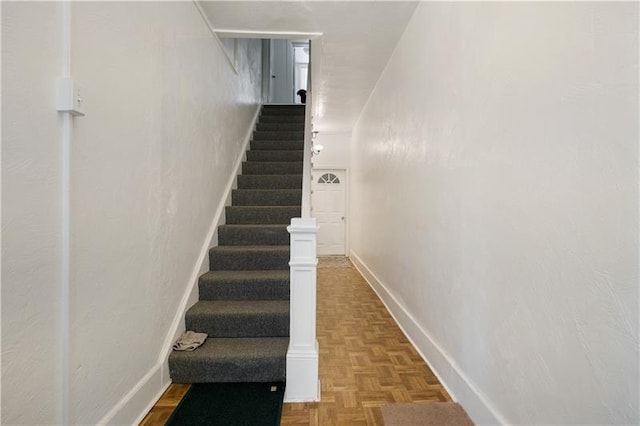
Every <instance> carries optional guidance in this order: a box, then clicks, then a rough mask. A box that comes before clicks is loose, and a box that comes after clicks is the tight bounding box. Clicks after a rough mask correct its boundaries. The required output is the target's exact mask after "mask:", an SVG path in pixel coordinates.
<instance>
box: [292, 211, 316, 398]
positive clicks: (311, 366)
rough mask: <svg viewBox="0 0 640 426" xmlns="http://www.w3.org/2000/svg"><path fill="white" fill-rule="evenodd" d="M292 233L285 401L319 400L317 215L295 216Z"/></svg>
mask: <svg viewBox="0 0 640 426" xmlns="http://www.w3.org/2000/svg"><path fill="white" fill-rule="evenodd" d="M287 230H288V231H289V234H291V260H290V262H289V266H290V267H291V276H290V296H291V302H290V303H291V310H290V319H289V321H290V327H289V329H290V332H289V334H290V337H289V350H288V352H287V386H286V389H285V395H284V400H285V402H305V401H319V400H320V381H319V379H318V342H317V340H316V269H317V266H318V260H317V257H316V235H317V233H318V226H317V225H316V220H315V218H293V219H291V225H290V226H288V227H287Z"/></svg>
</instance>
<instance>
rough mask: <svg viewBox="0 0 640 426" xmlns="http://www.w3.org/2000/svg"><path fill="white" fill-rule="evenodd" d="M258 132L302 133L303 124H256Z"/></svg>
mask: <svg viewBox="0 0 640 426" xmlns="http://www.w3.org/2000/svg"><path fill="white" fill-rule="evenodd" d="M256 130H258V131H271V132H273V131H285V132H304V123H258V124H256Z"/></svg>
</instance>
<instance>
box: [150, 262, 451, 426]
mask: <svg viewBox="0 0 640 426" xmlns="http://www.w3.org/2000/svg"><path fill="white" fill-rule="evenodd" d="M320 262H321V266H322V267H319V268H318V299H317V300H318V316H317V334H318V342H319V345H320V367H319V369H320V382H321V402H317V403H305V404H285V405H284V409H283V413H282V423H281V424H282V425H283V426H286V425H318V426H331V425H336V426H338V425H340V426H342V425H344V426H359V425H369V426H372V425H382V424H383V423H382V415H381V413H380V407H381V406H382V405H384V404H385V403H388V402H424V401H449V400H450V398H449V395H448V394H447V392H446V391H445V389H444V387H443V386H442V385H441V384H440V383H439V382H438V379H437V378H436V377H435V375H434V374H433V373H432V372H431V370H430V369H429V367H428V366H427V365H426V364H425V362H424V361H423V360H422V358H420V355H418V353H417V352H416V350H415V349H414V347H413V346H412V345H411V343H409V341H408V340H407V339H406V337H405V336H404V334H403V333H402V331H400V329H399V328H398V326H397V325H396V323H395V321H394V320H393V318H391V315H389V313H388V312H387V310H386V308H385V306H384V305H383V304H382V302H381V301H380V299H378V297H377V296H376V294H375V293H374V292H373V290H371V288H370V287H369V285H368V284H367V283H366V282H365V281H364V279H363V278H362V276H360V274H359V273H358V271H357V270H356V269H355V268H354V267H353V266H349V267H348V268H344V267H334V268H332V267H330V266H329V265H330V264H331V263H332V262H334V260H324V259H320ZM176 386H181V387H176ZM187 389H188V387H186V386H184V385H172V386H171V387H170V388H169V389H168V390H167V392H166V393H165V395H166V396H163V397H162V398H161V399H160V401H158V403H157V404H156V406H155V407H154V408H153V409H152V410H151V412H150V413H149V414H148V415H147V417H146V418H145V419H144V420H143V422H142V423H141V424H142V425H159V424H164V422H165V421H166V419H167V418H168V417H169V415H170V414H171V411H172V410H173V407H175V405H177V403H178V402H179V400H180V398H181V396H182V395H184V393H185V392H186V390H187Z"/></svg>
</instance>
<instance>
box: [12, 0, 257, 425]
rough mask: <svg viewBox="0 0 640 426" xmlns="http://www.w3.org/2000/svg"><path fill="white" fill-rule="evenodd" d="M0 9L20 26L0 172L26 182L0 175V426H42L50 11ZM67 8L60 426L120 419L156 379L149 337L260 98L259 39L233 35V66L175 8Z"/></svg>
mask: <svg viewBox="0 0 640 426" xmlns="http://www.w3.org/2000/svg"><path fill="white" fill-rule="evenodd" d="M3 7H4V8H8V7H7V6H6V5H5V4H3ZM10 8H12V9H13V8H15V10H17V11H19V12H20V14H19V16H17V15H16V16H15V18H12V17H11V16H9V17H8V18H5V17H4V16H3V36H4V35H5V34H6V33H9V32H11V33H13V31H15V30H18V29H20V31H23V32H28V31H31V33H29V34H27V35H29V36H30V38H27V39H26V41H25V37H23V34H15V37H14V35H13V34H11V36H10V37H9V40H10V43H11V44H10V45H11V47H12V50H11V52H14V53H13V54H14V55H22V56H20V58H22V59H21V60H24V61H27V60H28V61H31V62H27V65H29V66H30V67H31V68H32V69H30V70H29V73H25V72H24V70H23V69H22V68H23V65H22V64H20V63H16V64H15V68H16V71H15V72H14V73H13V74H10V76H9V77H8V78H12V80H10V81H9V82H10V83H11V84H15V85H16V87H15V89H13V88H12V89H11V90H9V91H7V92H5V93H3V124H4V118H5V115H8V116H9V117H10V119H13V120H14V121H15V122H16V124H15V127H16V130H15V133H16V136H15V142H13V141H12V146H13V145H15V150H16V152H15V154H14V153H12V152H9V156H8V158H5V159H3V174H5V176H7V177H9V176H11V174H14V173H16V174H17V173H22V174H24V175H25V176H24V177H22V179H23V180H24V179H26V178H28V179H31V182H26V181H25V182H20V181H18V179H19V178H20V177H21V176H16V177H15V178H14V179H15V181H12V180H10V179H9V178H7V179H6V181H5V180H3V193H4V197H3V210H4V209H7V211H9V212H10V213H11V215H7V217H4V215H3V232H4V229H5V227H6V228H7V229H9V230H10V231H9V235H7V234H5V235H3V275H4V276H3V278H5V281H3V318H2V319H3V351H4V350H5V346H4V344H5V333H7V329H8V328H9V327H11V329H9V331H8V334H6V336H7V338H9V339H10V338H12V337H13V338H14V339H16V340H17V339H18V338H19V336H22V337H20V339H22V340H23V341H24V343H21V344H20V345H16V346H15V349H20V350H22V351H23V352H18V353H12V352H9V353H7V354H6V356H5V354H4V353H3V385H4V386H6V388H5V389H3V391H5V392H3V396H6V397H5V398H3V421H6V422H7V423H16V422H18V421H22V420H24V422H23V423H27V424H34V423H58V422H59V418H58V417H57V416H59V412H60V411H61V410H63V409H65V408H66V407H62V408H61V406H60V405H61V403H60V401H59V399H60V398H61V396H60V392H59V390H58V388H59V387H60V386H59V385H58V382H59V380H60V378H59V377H58V376H57V375H59V374H61V372H60V363H61V362H60V359H59V357H58V358H56V356H57V354H56V353H54V352H53V351H54V349H57V348H56V347H55V345H56V344H57V343H56V342H57V341H58V340H59V338H60V334H59V332H58V331H57V330H56V328H57V327H58V325H59V324H58V323H57V322H56V320H57V316H59V312H58V311H59V309H60V303H59V299H60V297H61V296H60V294H59V291H60V290H59V284H58V283H57V276H56V275H57V271H58V269H59V265H60V263H61V260H60V259H59V254H58V251H59V247H57V246H54V245H55V244H59V243H58V239H59V235H58V234H59V233H60V228H59V226H58V224H59V222H60V218H59V216H58V213H57V212H58V211H59V204H60V194H59V192H56V191H54V190H52V188H55V187H57V186H59V184H58V181H59V177H58V175H59V173H60V170H59V169H56V168H54V167H53V166H50V164H51V163H53V164H55V165H56V167H59V166H58V164H59V163H60V161H61V160H60V152H59V144H60V142H59V130H58V127H56V125H57V121H56V120H57V119H58V117H57V114H56V113H55V111H54V107H53V102H51V99H49V98H50V97H51V96H50V95H51V94H52V93H55V85H54V84H53V82H54V80H55V77H57V76H58V75H59V72H58V69H59V66H58V62H59V61H60V60H61V58H60V57H59V55H58V54H57V51H56V50H55V49H53V48H52V47H51V46H52V45H53V46H55V47H57V45H58V44H60V43H59V38H60V34H61V32H62V27H61V25H60V22H61V21H60V20H58V19H56V15H55V13H54V12H55V11H56V10H57V6H56V5H55V4H44V3H38V4H11V5H10ZM50 9H54V10H53V12H52V11H51V10H50ZM71 15H72V28H71V33H72V40H71V51H72V58H71V59H72V60H71V73H72V76H73V77H74V79H75V80H76V81H77V82H78V83H80V84H81V85H83V86H84V88H85V90H84V97H85V104H86V113H87V115H86V116H85V117H81V118H75V119H74V123H73V137H72V148H71V170H70V172H71V212H70V218H71V282H70V284H71V295H70V312H69V314H70V327H71V335H70V337H71V346H70V348H69V350H70V372H69V375H70V377H69V380H70V400H69V412H70V422H71V423H75V424H96V423H97V422H99V421H113V422H116V423H119V424H127V423H132V422H134V421H135V420H136V418H137V417H138V416H139V415H141V414H143V412H142V411H143V410H144V408H145V407H146V406H147V405H148V404H149V403H151V402H152V399H153V397H154V396H156V395H157V394H158V392H160V391H161V390H162V388H163V386H164V385H166V384H167V383H168V380H169V379H168V377H167V376H166V368H165V367H166V366H163V365H162V362H160V364H159V361H162V355H163V352H164V351H163V350H164V349H166V348H163V344H164V343H165V341H166V339H167V338H168V337H171V336H170V335H171V333H172V330H171V326H172V322H173V319H174V317H175V316H176V314H177V313H178V311H179V304H180V301H181V299H182V298H183V296H184V294H185V292H186V291H188V289H189V288H190V285H191V284H192V283H191V282H190V277H191V276H192V274H193V272H194V270H195V271H197V270H198V269H199V268H200V265H199V264H198V258H199V256H200V255H201V254H202V253H201V249H202V247H203V245H204V244H206V239H207V233H208V231H209V230H210V228H211V226H212V221H213V220H214V214H215V212H216V210H217V209H218V207H219V205H220V204H221V203H224V201H225V187H226V185H227V182H228V181H229V178H230V176H231V175H232V173H233V172H234V170H233V169H234V164H235V163H236V160H237V159H238V158H239V157H240V156H241V155H242V150H243V143H244V140H245V135H246V134H247V132H248V131H249V130H250V129H249V127H250V124H251V120H252V118H253V117H254V113H255V112H256V108H257V106H258V103H259V102H260V90H261V72H260V67H261V45H260V41H253V40H239V41H238V50H237V56H236V59H237V66H238V73H237V74H236V73H235V71H234V70H233V68H232V67H231V66H230V64H229V63H228V62H227V60H226V59H225V57H224V53H223V51H222V47H221V45H220V44H219V43H218V42H217V41H216V40H215V39H214V38H213V36H212V35H211V33H210V32H209V29H208V28H207V27H206V25H205V23H204V21H203V20H202V18H201V16H200V15H199V13H198V11H197V9H196V8H195V6H194V4H193V3H191V2H153V3H152V2H114V3H111V2H91V3H89V2H74V3H72V6H71ZM6 23H8V24H12V23H14V26H12V27H10V28H8V29H6V30H5V24H6ZM4 55H5V43H3V72H5V69H7V68H10V69H13V66H14V65H13V64H11V63H9V62H10V61H9V60H10V59H11V56H9V57H6V56H4ZM8 59H9V60H8ZM8 63H9V64H8ZM34 81H35V82H36V84H35V85H34ZM9 86H10V84H9V83H7V84H5V80H4V79H3V89H5V88H7V87H9ZM33 86H35V87H33ZM25 88H26V89H27V91H26V92H25V90H21V89H25ZM43 94H46V96H44V95H43ZM43 100H44V101H43ZM20 105H23V107H20ZM34 105H35V106H34ZM7 111H8V112H7ZM14 117H15V118H14ZM36 123H37V125H35V124H36ZM4 130H5V129H4V128H3V131H4ZM5 137H6V135H4V134H3V150H4V149H5V145H8V142H6V141H5ZM45 138H48V139H49V140H45ZM5 162H7V163H5ZM9 163H10V165H12V167H10V168H7V167H5V164H9ZM3 177H4V176H3ZM29 191H31V192H32V193H29ZM14 193H15V199H16V200H15V201H14V200H13V199H9V198H8V197H11V196H12V194H14ZM27 194H28V196H27ZM9 203H11V204H10V205H9ZM3 213H5V212H4V211H3ZM12 219H15V221H14V220H12ZM14 223H15V226H14ZM5 224H6V225H5ZM12 233H15V237H14V236H12V235H11V234H12ZM7 236H8V237H9V238H7ZM14 240H15V242H14ZM11 244H13V246H12V245H11ZM50 246H51V247H50ZM14 259H15V261H14ZM18 260H19V261H20V263H18V262H17V261H18ZM7 270H8V271H10V272H11V273H10V274H7V272H6V271H7ZM5 304H6V305H7V306H9V307H10V308H9V309H7V310H6V311H5V310H4V308H5V306H4V305H5ZM40 305H44V306H40ZM13 306H15V310H16V311H17V310H20V311H21V312H14V311H13V310H12V308H11V307H13ZM23 316H24V318H23ZM5 320H6V321H7V322H5ZM50 341H51V342H50ZM10 343H12V342H11V341H10ZM40 346H41V347H43V351H42V352H40V351H38V350H37V349H38V348H39V347H40ZM30 350H31V351H30ZM39 358H45V359H46V362H44V363H43V362H40V363H36V364H32V362H31V361H32V360H33V359H39ZM5 370H7V375H8V376H7V377H11V378H13V377H15V378H16V380H17V379H18V378H19V379H20V381H21V383H20V384H19V388H18V387H17V388H16V389H17V390H18V391H20V392H22V393H23V394H25V395H28V396H29V398H25V397H22V395H21V394H20V393H16V394H15V395H14V394H13V392H12V390H13V389H12V388H11V383H12V382H11V381H8V382H7V383H9V386H7V384H6V383H5V381H4V378H5V377H4V371H5ZM16 386H17V385H16ZM44 390H46V392H45V394H46V395H43V391H44ZM30 395H37V399H35V400H34V401H33V402H31V403H30V401H29V399H30V398H31V396H30ZM5 403H6V405H5ZM40 411H41V412H42V413H41V414H40V415H38V413H39V412H40Z"/></svg>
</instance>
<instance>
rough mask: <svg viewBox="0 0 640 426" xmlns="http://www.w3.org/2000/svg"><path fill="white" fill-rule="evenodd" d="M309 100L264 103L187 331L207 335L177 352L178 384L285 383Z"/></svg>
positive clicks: (174, 372)
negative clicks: (293, 228) (292, 228)
mask: <svg viewBox="0 0 640 426" xmlns="http://www.w3.org/2000/svg"><path fill="white" fill-rule="evenodd" d="M303 140H304V106H303V105H300V106H296V105H267V106H264V107H263V108H262V111H261V114H260V118H259V120H258V124H257V125H256V130H255V132H254V134H253V139H252V140H251V142H250V150H249V151H247V161H245V162H244V163H243V164H242V174H241V175H239V176H238V189H234V190H233V192H232V203H231V204H232V205H231V206H229V207H227V208H226V212H225V214H226V224H225V225H221V226H219V227H218V246H217V247H213V248H212V249H210V251H209V265H210V271H209V272H207V273H206V274H204V275H202V276H201V277H200V281H199V290H200V300H199V301H198V302H197V303H196V304H195V305H193V306H192V307H191V308H190V309H189V310H188V311H187V313H186V315H185V323H186V329H187V330H193V331H196V332H202V333H207V334H208V335H209V338H208V339H207V340H206V342H205V343H204V344H203V345H202V346H201V347H199V348H198V349H196V350H195V351H193V352H176V351H174V352H172V353H171V355H170V356H169V372H170V375H171V378H172V380H173V382H174V383H208V382H276V381H282V382H284V381H285V366H286V356H287V348H288V345H289V233H288V232H287V229H286V228H287V225H288V224H289V223H290V222H291V218H292V217H300V213H301V212H300V203H301V200H302V159H303V143H304V142H303Z"/></svg>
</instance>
